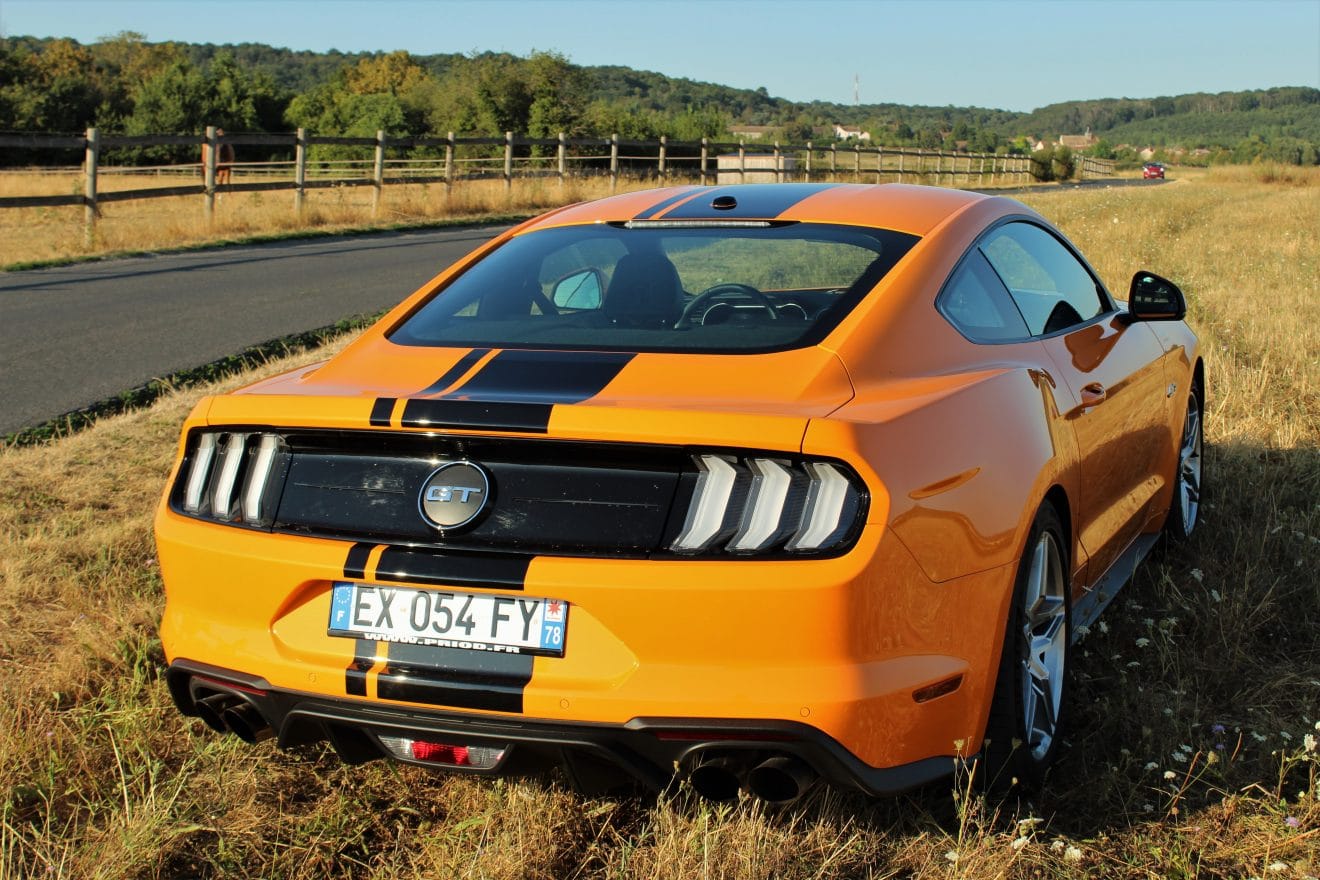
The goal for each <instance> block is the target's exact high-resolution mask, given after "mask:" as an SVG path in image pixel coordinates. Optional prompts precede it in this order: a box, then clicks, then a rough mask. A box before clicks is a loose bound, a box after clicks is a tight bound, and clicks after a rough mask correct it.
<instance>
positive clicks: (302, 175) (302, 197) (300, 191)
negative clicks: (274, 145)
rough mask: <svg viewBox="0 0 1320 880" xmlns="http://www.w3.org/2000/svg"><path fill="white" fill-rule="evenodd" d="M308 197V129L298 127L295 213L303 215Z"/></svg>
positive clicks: (295, 164)
mask: <svg viewBox="0 0 1320 880" xmlns="http://www.w3.org/2000/svg"><path fill="white" fill-rule="evenodd" d="M306 199H307V131H306V130H305V129H301V128H300V129H298V133H297V134H296V135H294V142H293V214H294V216H295V217H301V216H302V214H303V208H304V207H305V206H306Z"/></svg>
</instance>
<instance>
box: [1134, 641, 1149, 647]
mask: <svg viewBox="0 0 1320 880" xmlns="http://www.w3.org/2000/svg"><path fill="white" fill-rule="evenodd" d="M1149 644H1150V639H1137V647H1138V648H1144V647H1146V646H1147V645H1149Z"/></svg>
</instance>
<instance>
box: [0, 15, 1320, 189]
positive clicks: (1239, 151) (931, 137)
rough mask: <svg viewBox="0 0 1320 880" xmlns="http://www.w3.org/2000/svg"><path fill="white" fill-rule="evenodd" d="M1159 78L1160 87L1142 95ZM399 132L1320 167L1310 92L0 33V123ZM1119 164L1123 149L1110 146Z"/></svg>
mask: <svg viewBox="0 0 1320 880" xmlns="http://www.w3.org/2000/svg"><path fill="white" fill-rule="evenodd" d="M1157 89H1158V83H1152V91H1155V90H1157ZM208 122H210V123H215V124H221V125H224V126H226V127H228V128H230V129H232V130H235V131H243V130H267V131H274V130H289V129H290V128H292V127H295V126H304V127H306V128H308V129H309V130H313V131H316V132H318V133H323V134H371V133H374V131H375V130H376V129H377V128H381V129H385V130H388V131H391V132H397V133H403V134H433V133H443V132H446V131H456V132H459V133H465V134H478V133H480V134H492V133H497V132H500V131H504V130H517V131H526V132H529V133H532V134H535V135H546V134H553V133H554V132H556V131H560V130H564V131H569V132H573V133H582V134H588V133H589V134H600V133H608V132H618V133H619V134H621V135H623V136H625V137H635V138H642V137H656V136H658V135H660V134H667V135H669V136H670V137H672V138H678V139H684V140H687V139H695V138H699V137H703V136H709V137H713V138H728V137H730V136H731V131H732V132H733V133H734V134H736V133H737V132H738V131H739V130H745V129H746V128H747V127H748V126H761V127H768V129H767V130H765V131H764V132H763V136H764V137H767V138H769V137H774V138H778V139H781V140H783V141H787V142H802V141H805V140H807V139H814V140H816V141H818V142H820V141H825V140H829V139H830V138H831V136H832V132H833V126H834V125H835V124H842V125H850V126H857V127H859V128H861V129H862V130H865V131H868V132H870V133H871V135H872V138H873V139H874V141H877V142H880V143H885V144H896V145H897V144H901V145H918V146H925V147H931V148H944V149H952V148H966V149H973V150H987V151H988V150H996V149H997V150H1021V149H1025V148H1027V147H1028V145H1029V144H1030V143H1031V142H1033V141H1035V140H1045V141H1052V140H1054V139H1056V138H1058V137H1059V136H1060V135H1064V134H1082V133H1083V132H1086V131H1088V130H1089V131H1090V132H1092V133H1093V134H1094V135H1095V136H1096V137H1097V138H1099V142H1098V143H1097V144H1095V145H1094V146H1093V147H1092V151H1093V152H1096V153H1098V154H1101V155H1104V154H1111V155H1112V154H1113V153H1114V152H1115V151H1116V150H1117V151H1118V152H1119V153H1120V154H1121V153H1123V152H1125V151H1123V150H1121V149H1119V148H1121V147H1122V146H1124V145H1127V146H1128V147H1130V148H1132V149H1131V150H1128V151H1126V152H1127V153H1129V154H1130V155H1134V152H1133V151H1135V150H1136V149H1139V148H1141V147H1146V146H1153V147H1163V148H1166V149H1167V150H1169V151H1170V152H1171V153H1173V152H1181V151H1189V155H1190V151H1198V150H1199V153H1197V155H1199V157H1200V158H1201V159H1202V160H1204V161H1210V160H1222V161H1249V160H1251V159H1253V158H1257V157H1265V158H1273V159H1279V160H1282V161H1293V162H1301V163H1307V164H1311V163H1315V162H1316V161H1317V145H1320V90H1317V89H1313V88H1306V87H1280V88H1273V89H1266V90H1257V91H1246V92H1226V93H1220V94H1192V95H1178V96H1170V97H1153V98H1139V99H1134V98H1116V99H1105V100H1089V101H1069V102H1065V103H1061V104H1053V105H1050V106H1047V107H1042V108H1039V109H1037V110H1034V111H1032V112H1030V113H1017V112H1012V111H1007V110H995V109H987V108H978V107H954V106H947V107H920V106H905V105H900V104H889V103H886V104H874V103H873V104H861V105H849V104H836V103H829V102H824V101H811V102H805V103H804V102H795V101H789V100H786V99H783V98H777V97H774V96H771V95H770V94H768V93H767V92H766V90H765V89H764V88H761V89H736V88H732V87H729V86H723V85H718V84H714V83H704V82H696V81H693V80H689V79H683V78H678V77H670V76H666V75H664V74H660V73H654V72H650V71H640V70H633V69H631V68H627V67H619V66H604V67H585V66H579V65H575V64H572V63H571V62H569V61H568V60H567V59H565V58H564V57H562V56H560V55H556V54H554V53H537V54H533V55H531V56H529V57H527V58H519V57H516V56H512V55H507V54H500V53H480V54H472V55H456V54H436V55H422V56H414V55H408V54H406V53H403V52H393V53H379V52H378V53H342V52H335V51H331V52H325V53H319V52H306V51H294V50H290V49H281V48H275V47H271V46H267V45H263V44H260V43H241V44H237V45H225V46H215V45H210V44H201V45H199V44H186V43H149V42H146V41H145V40H144V39H143V38H142V37H141V36H140V35H136V34H127V33H126V34H120V35H118V36H115V37H110V38H106V39H103V40H100V41H98V42H96V43H92V44H88V45H80V44H78V43H77V42H75V41H72V40H64V39H37V38H32V37H11V38H8V39H3V40H0V130H5V131H47V132H56V131H60V132H73V131H79V130H81V129H82V128H85V127H87V126H88V125H92V124H95V125H97V126H99V127H101V128H103V129H105V130H107V131H126V132H130V133H145V132H160V131H190V130H195V129H197V128H198V127H199V126H201V125H205V124H207V123H208ZM1120 158H1122V156H1121V155H1120Z"/></svg>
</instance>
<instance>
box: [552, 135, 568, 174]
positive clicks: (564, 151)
mask: <svg viewBox="0 0 1320 880" xmlns="http://www.w3.org/2000/svg"><path fill="white" fill-rule="evenodd" d="M555 149H556V153H555V158H556V159H558V160H559V185H560V186H563V185H564V177H565V176H566V175H567V174H568V142H567V141H566V140H565V139H564V133H563V132H562V131H561V132H560V133H559V146H558V147H556V148H555Z"/></svg>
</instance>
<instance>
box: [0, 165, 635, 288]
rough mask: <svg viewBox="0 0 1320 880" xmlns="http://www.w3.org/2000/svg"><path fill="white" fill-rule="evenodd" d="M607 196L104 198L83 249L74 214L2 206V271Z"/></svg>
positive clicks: (426, 187) (45, 189)
mask: <svg viewBox="0 0 1320 880" xmlns="http://www.w3.org/2000/svg"><path fill="white" fill-rule="evenodd" d="M148 180H152V181H154V182H156V183H158V184H159V185H160V186H175V185H180V184H182V183H186V182H192V179H191V178H164V179H160V180H158V181H156V180H155V179H154V178H148ZM241 180H243V178H242V176H241V175H235V177H234V182H235V183H237V182H240V181H241ZM107 181H108V183H107ZM99 183H100V185H101V188H102V191H105V192H110V191H114V190H124V189H137V188H147V187H149V186H151V184H150V183H145V182H143V180H142V179H141V178H126V177H115V176H107V177H102V178H101V179H100V182H99ZM649 185H651V184H648V183H647V182H645V181H640V180H626V179H625V180H621V181H620V182H619V188H618V191H619V192H624V191H627V190H630V189H643V188H645V187H647V186H649ZM610 191H611V189H610V183H609V179H608V178H600V177H581V178H569V179H568V180H567V181H565V183H564V185H563V186H560V184H559V181H558V180H557V179H541V178H520V179H517V180H515V181H514V185H513V187H512V189H511V190H510V191H508V192H505V189H504V183H503V182H502V181H498V180H469V181H460V182H459V183H457V184H455V185H454V186H453V187H452V188H450V187H446V186H445V185H444V184H443V183H438V184H437V183H431V184H397V185H391V186H386V187H383V188H382V190H381V193H382V195H381V200H380V205H379V208H378V209H377V210H376V211H375V212H374V213H373V208H372V188H371V187H366V186H354V187H334V188H329V189H313V190H308V191H307V194H306V202H305V205H304V210H303V213H302V214H301V215H296V214H295V213H294V210H293V192H292V191H279V192H266V193H261V192H256V193H235V192H224V191H221V192H220V193H219V194H218V195H217V196H216V203H215V214H214V217H213V220H212V221H210V222H208V221H207V219H206V216H205V214H204V206H203V199H202V197H201V195H193V196H171V197H166V198H158V199H147V200H139V201H124V202H109V203H105V204H102V205H101V216H100V219H99V220H98V222H97V227H96V237H95V239H94V240H93V241H92V242H91V243H90V244H89V243H88V242H87V241H86V238H85V234H84V227H83V209H82V208H78V207H59V208H6V209H3V210H0V268H3V267H4V266H7V265H13V264H18V263H27V262H32V261H39V260H56V259H67V258H72V257H84V256H89V255H97V254H110V253H116V252H121V251H144V250H145V251H150V250H157V249H161V248H175V247H180V246H185V245H198V244H205V243H207V242H216V241H224V240H228V239H235V238H243V237H248V236H255V235H278V234H280V233H287V232H294V231H300V230H309V229H315V230H322V231H327V232H334V231H338V230H345V229H360V228H364V227H373V226H380V227H385V226H391V225H399V224H404V225H407V224H417V223H426V222H430V221H437V220H453V219H468V218H472V219H480V218H482V217H490V216H495V215H507V214H520V213H522V214H530V213H536V212H539V211H542V210H545V209H547V208H551V207H555V206H558V205H563V204H568V203H571V202H578V201H583V200H585V199H593V198H599V197H601V196H605V195H608V194H609V193H610ZM81 192H82V178H81V177H80V176H78V175H75V174H51V175H32V174H23V175H14V174H0V196H25V195H55V194H63V193H69V194H75V193H77V194H80V193H81Z"/></svg>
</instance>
